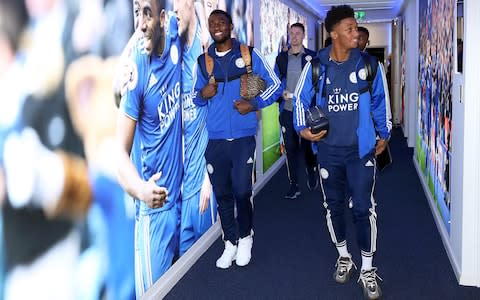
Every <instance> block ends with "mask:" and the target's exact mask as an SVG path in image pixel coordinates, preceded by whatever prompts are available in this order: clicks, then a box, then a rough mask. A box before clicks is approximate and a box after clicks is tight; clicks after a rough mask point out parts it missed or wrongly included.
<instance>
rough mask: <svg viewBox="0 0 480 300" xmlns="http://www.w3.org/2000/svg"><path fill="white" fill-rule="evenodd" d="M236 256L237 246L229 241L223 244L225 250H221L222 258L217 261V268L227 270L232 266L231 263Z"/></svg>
mask: <svg viewBox="0 0 480 300" xmlns="http://www.w3.org/2000/svg"><path fill="white" fill-rule="evenodd" d="M236 256H237V246H236V245H234V244H232V243H231V242H230V241H226V242H225V249H224V250H223V253H222V256H220V258H219V259H217V263H216V265H217V268H220V269H228V268H230V266H231V265H232V261H234V260H235V258H236Z"/></svg>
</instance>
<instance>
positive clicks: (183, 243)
mask: <svg viewBox="0 0 480 300" xmlns="http://www.w3.org/2000/svg"><path fill="white" fill-rule="evenodd" d="M202 53H203V49H202V44H201V28H200V26H199V25H198V24H197V27H196V33H195V38H194V39H193V43H192V45H190V46H188V45H186V44H185V45H184V46H183V51H182V59H183V61H182V63H183V70H182V88H183V138H184V158H183V164H184V174H183V183H182V199H183V201H182V212H181V221H180V255H182V254H184V253H185V252H186V251H187V250H188V249H189V248H190V247H191V246H192V244H193V243H194V242H195V241H196V240H198V239H199V238H200V236H201V235H202V234H203V233H204V232H205V231H206V230H207V229H208V228H210V226H211V225H212V224H213V223H214V222H215V218H216V214H217V213H216V204H215V202H214V196H213V193H212V195H211V196H210V204H209V207H208V208H207V210H206V211H205V212H204V213H200V211H199V202H200V191H201V187H202V183H203V181H204V179H205V176H206V170H207V169H206V162H205V157H204V154H205V149H206V148H207V143H208V132H207V128H206V117H207V108H206V107H198V106H196V105H195V104H194V103H193V99H192V96H191V93H190V91H191V89H192V87H193V72H194V66H195V63H196V61H197V58H198V56H200V54H202Z"/></svg>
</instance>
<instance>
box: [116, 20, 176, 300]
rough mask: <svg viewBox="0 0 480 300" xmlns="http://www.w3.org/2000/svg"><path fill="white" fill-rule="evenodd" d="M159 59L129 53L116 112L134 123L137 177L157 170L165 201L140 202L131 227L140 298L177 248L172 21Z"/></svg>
mask: <svg viewBox="0 0 480 300" xmlns="http://www.w3.org/2000/svg"><path fill="white" fill-rule="evenodd" d="M166 24H167V26H166V41H165V48H164V51H163V53H162V55H161V56H156V55H155V54H152V55H148V54H147V53H144V51H143V50H142V48H141V47H136V48H135V49H134V51H133V53H132V60H133V67H134V72H133V74H132V76H131V79H130V81H129V83H128V85H127V87H128V89H127V92H126V94H125V96H124V97H123V98H122V101H121V104H120V109H121V110H122V111H123V112H124V113H125V114H126V115H127V116H128V117H130V118H132V119H133V120H136V121H137V127H136V138H138V141H137V142H138V147H135V148H133V149H132V151H138V152H139V153H136V154H135V155H137V154H138V156H136V157H139V158H140V166H139V167H141V170H140V172H139V173H140V176H141V177H142V179H143V180H148V179H150V178H151V177H152V176H153V175H154V174H156V173H159V172H161V173H162V175H161V177H160V179H159V180H158V181H157V185H158V186H162V187H165V188H166V189H167V190H168V201H167V202H166V203H165V204H164V205H163V207H161V208H156V209H152V208H150V207H148V206H147V205H146V204H145V203H144V202H140V201H139V200H137V202H139V206H138V212H137V215H136V224H135V227H136V228H135V273H136V274H135V275H136V276H135V277H136V279H135V284H136V293H137V297H139V296H141V295H142V294H143V293H144V291H145V290H147V289H148V288H149V287H150V286H151V285H152V284H153V283H154V282H155V281H156V280H157V279H158V278H160V276H161V275H162V274H163V273H165V271H167V269H168V268H169V267H170V266H171V264H172V261H173V258H174V255H175V251H176V249H177V247H178V233H177V232H178V230H177V227H178V207H179V205H180V201H181V200H180V199H181V195H180V190H181V181H182V173H183V167H182V117H181V111H182V110H181V102H180V101H181V80H180V79H181V65H180V63H181V62H180V56H179V54H180V52H179V50H180V39H179V36H178V29H177V20H176V18H175V17H174V16H172V15H170V16H169V17H168V19H167V22H166Z"/></svg>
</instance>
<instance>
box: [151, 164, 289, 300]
mask: <svg viewBox="0 0 480 300" xmlns="http://www.w3.org/2000/svg"><path fill="white" fill-rule="evenodd" d="M284 163H285V157H284V156H282V157H281V158H280V159H279V160H277V161H276V162H275V163H274V164H273V165H272V166H271V167H270V169H269V170H268V172H267V173H266V174H265V175H264V177H263V178H262V180H261V181H259V182H257V183H255V185H254V186H253V194H254V195H255V194H257V193H258V192H259V191H260V190H261V189H262V188H263V187H264V186H265V184H267V182H268V181H269V180H270V178H271V177H272V176H273V175H274V174H275V173H277V171H278V170H279V169H280V168H281V167H282V165H283V164H284ZM221 233H222V228H221V226H220V222H219V221H217V222H216V223H215V224H214V225H213V226H212V227H210V229H208V230H207V232H205V233H204V234H203V235H202V237H200V239H198V241H196V242H195V244H193V246H192V247H191V248H190V249H188V251H187V252H186V253H185V254H184V255H183V256H182V257H180V258H179V259H178V260H177V261H176V262H175V263H174V264H173V265H172V266H171V267H170V269H168V271H167V272H166V273H165V274H163V276H162V277H160V279H158V280H157V282H155V283H154V284H153V285H152V287H150V289H148V291H147V292H146V293H145V294H144V295H143V297H142V300H150V299H151V300H158V299H163V298H164V297H165V296H166V295H167V294H168V292H170V290H171V289H172V288H173V287H174V286H175V284H177V282H178V281H179V280H180V279H181V278H182V277H183V275H185V273H187V272H188V270H189V269H190V268H191V267H192V266H193V264H195V262H197V260H198V259H199V258H200V257H201V256H202V255H203V253H205V251H207V250H208V248H210V246H211V245H212V244H213V243H214V242H215V241H216V240H217V239H218V237H219V236H220V234H221ZM214 267H215V265H214V262H212V268H214Z"/></svg>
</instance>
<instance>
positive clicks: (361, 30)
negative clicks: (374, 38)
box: [357, 26, 370, 37]
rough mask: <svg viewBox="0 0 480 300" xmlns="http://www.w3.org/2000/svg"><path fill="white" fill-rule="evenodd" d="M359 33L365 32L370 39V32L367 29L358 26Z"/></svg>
mask: <svg viewBox="0 0 480 300" xmlns="http://www.w3.org/2000/svg"><path fill="white" fill-rule="evenodd" d="M357 31H359V32H365V33H366V34H367V36H368V37H370V32H369V31H368V29H367V28H366V27H363V26H358V27H357Z"/></svg>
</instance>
